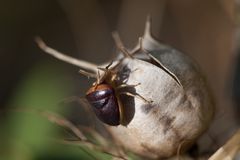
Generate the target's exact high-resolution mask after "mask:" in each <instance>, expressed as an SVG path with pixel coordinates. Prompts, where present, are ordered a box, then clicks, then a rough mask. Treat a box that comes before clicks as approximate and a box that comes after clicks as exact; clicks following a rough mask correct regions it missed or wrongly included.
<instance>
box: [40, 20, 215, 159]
mask: <svg viewBox="0 0 240 160" xmlns="http://www.w3.org/2000/svg"><path fill="white" fill-rule="evenodd" d="M150 29H151V24H150V20H149V19H148V21H147V23H146V28H145V34H144V36H143V37H142V38H140V40H139V43H138V44H137V46H136V47H135V48H134V49H132V50H128V49H126V48H125V47H124V45H123V43H122V42H121V40H120V38H119V36H118V35H117V34H116V33H115V34H114V39H115V41H116V44H117V47H118V49H119V53H120V54H119V56H118V57H117V58H116V59H115V60H114V61H113V63H110V64H109V63H106V64H109V65H107V67H102V66H105V65H101V67H97V65H94V64H93V65H92V64H91V63H89V62H85V61H81V60H76V59H74V58H72V57H68V56H65V55H63V54H61V53H59V52H56V51H55V50H53V49H52V48H50V47H48V46H46V45H45V44H44V43H43V42H42V41H41V40H39V39H38V40H37V42H38V45H39V46H40V47H41V48H42V49H43V50H44V51H45V52H47V53H49V54H51V55H53V56H55V57H57V58H58V59H60V60H64V61H66V62H68V63H71V64H73V65H76V66H78V67H80V68H81V69H86V70H88V71H91V72H88V71H83V70H81V73H83V74H84V75H87V76H89V77H95V78H96V82H95V83H94V84H93V85H92V87H91V89H90V91H88V94H89V93H94V95H93V96H96V95H99V94H100V93H97V94H95V93H96V92H97V91H99V90H103V89H105V90H104V94H103V95H104V96H100V97H97V98H96V101H94V102H93V103H91V102H92V101H93V99H94V98H89V99H88V101H89V102H90V104H92V108H93V111H94V112H95V113H96V115H97V117H98V118H99V119H100V120H101V121H103V122H104V123H107V124H109V125H106V127H107V129H108V130H109V132H110V133H111V134H112V135H113V137H114V140H115V142H116V143H117V144H120V145H121V146H122V147H123V148H125V149H127V150H129V151H132V152H134V153H136V154H138V155H140V156H142V157H147V158H151V159H156V158H167V157H171V156H173V155H176V154H180V153H182V152H184V151H186V150H187V149H188V148H189V147H190V146H191V145H192V144H193V143H195V141H196V140H197V138H198V137H199V136H200V135H202V134H203V133H204V131H205V130H206V129H207V128H208V126H209V124H210V122H211V120H212V117H213V113H214V106H213V103H212V99H211V96H210V94H209V89H208V87H207V85H206V82H205V79H204V77H203V76H202V73H201V72H200V69H199V67H198V66H197V64H196V62H194V61H192V60H191V59H190V58H189V57H187V56H186V55H184V54H183V53H181V52H179V51H177V50H176V49H174V48H172V47H169V46H166V45H163V44H160V43H158V42H157V41H156V40H155V39H154V38H153V37H152V36H151V31H150ZM43 44H44V45H43ZM64 56H65V57H67V58H66V59H65V58H61V57H64ZM86 64H87V66H85V65H86ZM100 85H105V86H101V87H99V86H100ZM106 85H107V86H106ZM99 88H100V89H99ZM109 88H111V89H112V90H111V92H110V91H109V90H108V89H109ZM106 90H107V91H106ZM101 93H102V92H101ZM107 93H108V94H107ZM87 96H88V95H87ZM109 96H114V97H115V99H114V98H112V97H111V98H109ZM109 102H114V103H111V104H109ZM111 105H112V106H111ZM109 106H110V107H109ZM116 107H117V108H116ZM104 109H106V110H107V112H106V111H104V112H103V110H104ZM111 109H117V110H118V111H114V112H112V110H111ZM98 112H99V113H98ZM110 115H111V116H110ZM113 115H115V116H119V117H118V118H116V119H112V118H113V117H114V116H113ZM108 118H109V119H108ZM108 120H109V121H108ZM111 125H114V126H111Z"/></svg>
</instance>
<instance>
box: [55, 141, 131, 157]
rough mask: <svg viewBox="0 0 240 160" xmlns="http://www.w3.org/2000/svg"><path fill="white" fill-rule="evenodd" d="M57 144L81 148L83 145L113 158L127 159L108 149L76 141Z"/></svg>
mask: <svg viewBox="0 0 240 160" xmlns="http://www.w3.org/2000/svg"><path fill="white" fill-rule="evenodd" d="M57 142H58V143H61V144H67V145H75V146H81V145H85V146H86V147H88V148H90V149H92V150H96V151H99V152H102V153H106V154H109V155H111V156H113V157H115V158H120V159H123V160H127V159H128V158H127V157H125V156H122V155H119V154H118V153H115V151H114V150H111V149H110V148H106V147H102V146H97V145H95V144H93V143H85V142H82V141H80V142H78V141H66V140H57Z"/></svg>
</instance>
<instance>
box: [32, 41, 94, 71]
mask: <svg viewBox="0 0 240 160" xmlns="http://www.w3.org/2000/svg"><path fill="white" fill-rule="evenodd" d="M35 41H36V43H37V45H38V46H39V48H41V49H42V50H43V51H44V52H46V53H48V54H50V55H52V56H53V57H55V58H57V59H59V60H62V61H64V62H67V63H69V64H72V65H75V66H78V67H80V68H82V69H86V70H90V71H92V72H93V73H96V71H97V67H98V66H97V65H96V64H93V63H90V62H87V61H83V60H79V59H76V58H73V57H70V56H67V55H66V54H63V53H61V52H59V51H57V50H55V49H53V48H51V47H49V46H47V45H46V44H45V43H44V41H43V40H42V39H41V38H40V37H36V38H35Z"/></svg>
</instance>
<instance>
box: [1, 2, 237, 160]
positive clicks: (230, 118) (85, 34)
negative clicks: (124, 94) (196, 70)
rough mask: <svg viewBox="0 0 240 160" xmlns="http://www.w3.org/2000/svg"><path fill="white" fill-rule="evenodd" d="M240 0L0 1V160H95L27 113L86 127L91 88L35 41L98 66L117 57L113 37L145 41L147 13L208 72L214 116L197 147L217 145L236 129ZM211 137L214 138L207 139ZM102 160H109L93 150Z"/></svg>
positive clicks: (166, 39) (161, 33)
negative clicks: (81, 101)
mask: <svg viewBox="0 0 240 160" xmlns="http://www.w3.org/2000/svg"><path fill="white" fill-rule="evenodd" d="M238 6H239V3H238V2H237V1H233V0H212V1H209V0H195V1H191V0H181V1H177V0H115V1H111V0H81V1H78V0H51V1H47V0H41V1H40V0H34V1H33V0H22V1H16V0H15V1H14V0H8V1H4V0H0V73H1V74H2V76H1V78H0V109H1V110H0V159H3V160H8V159H9V160H12V159H13V160H14V159H16V160H20V159H23V160H32V159H34V160H35V159H37V160H40V159H58V160H59V159H63V160H65V159H94V158H93V157H91V156H90V155H89V154H87V153H86V151H84V150H82V149H79V148H77V147H72V146H68V145H62V144H56V143H54V142H53V141H52V138H61V136H62V130H61V129H60V128H59V127H56V126H55V125H53V124H51V123H49V121H48V120H47V119H46V118H43V117H41V116H39V115H37V114H31V113H26V112H24V111H23V110H24V109H26V108H28V109H29V108H31V109H42V110H51V111H54V112H58V113H61V114H63V115H64V116H66V117H68V119H70V120H71V121H72V122H74V124H76V125H77V124H79V123H83V124H87V121H88V117H87V115H84V114H82V108H81V107H79V105H78V104H76V103H69V104H64V105H62V101H64V100H65V99H66V98H68V97H72V96H79V97H84V94H85V91H86V90H87V89H88V87H89V86H90V85H91V83H92V80H88V79H87V78H85V77H83V76H82V75H80V74H78V68H76V67H74V66H71V65H70V64H66V63H64V62H61V61H59V60H56V59H54V58H53V57H51V56H49V55H47V54H44V53H43V51H41V50H40V49H39V48H38V47H37V45H36V44H35V42H34V37H35V36H41V37H42V38H43V39H44V40H45V41H46V42H47V44H48V45H49V46H51V47H53V48H55V49H57V50H59V51H61V52H64V53H66V54H68V55H70V56H73V57H76V58H79V59H83V60H87V61H90V62H94V63H97V64H101V63H103V62H106V61H109V60H110V59H111V58H112V57H114V56H115V49H114V48H115V47H114V43H113V39H112V38H111V32H112V31H115V30H117V31H118V32H119V33H120V35H121V37H122V40H123V42H124V44H125V45H126V46H127V48H132V47H134V45H135V44H136V43H137V42H138V37H140V36H142V34H143V30H144V23H145V21H146V17H147V15H149V14H150V15H151V16H152V22H153V24H152V29H153V35H154V36H155V37H156V38H157V39H159V40H160V41H161V42H162V43H166V44H168V45H171V46H173V47H175V48H177V49H178V50H180V51H182V52H184V53H185V54H188V55H190V56H191V57H193V58H194V59H195V60H196V62H198V63H199V65H200V67H201V68H202V71H203V72H204V73H205V75H206V78H207V80H208V82H209V86H210V88H211V89H212V93H213V97H214V99H215V103H216V116H215V120H214V122H213V123H212V125H211V127H210V129H209V131H208V133H207V134H206V135H205V136H203V138H202V139H201V141H200V144H201V145H202V146H204V148H205V150H206V151H208V149H209V148H210V147H212V146H213V144H214V147H213V148H215V149H216V148H218V147H219V146H221V145H222V144H223V143H224V142H225V141H226V140H227V139H228V138H229V137H230V136H231V135H232V134H233V133H234V132H235V131H236V129H237V128H238V127H239V126H238V125H239V111H240V85H239V83H240V55H239V31H238V27H239V26H238V25H239V16H238V11H239V9H238V8H239V7H238ZM209 137H213V138H209ZM94 154H95V155H97V157H98V158H99V159H101V158H102V159H107V158H108V159H109V158H110V157H108V156H106V155H103V154H99V153H94Z"/></svg>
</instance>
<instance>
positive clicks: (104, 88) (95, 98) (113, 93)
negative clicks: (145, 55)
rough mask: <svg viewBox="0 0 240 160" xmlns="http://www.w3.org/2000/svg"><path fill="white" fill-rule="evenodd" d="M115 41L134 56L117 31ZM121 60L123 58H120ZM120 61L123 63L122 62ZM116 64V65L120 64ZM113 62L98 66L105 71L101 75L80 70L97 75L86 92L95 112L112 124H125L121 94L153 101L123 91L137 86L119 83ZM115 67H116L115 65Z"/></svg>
mask: <svg viewBox="0 0 240 160" xmlns="http://www.w3.org/2000/svg"><path fill="white" fill-rule="evenodd" d="M113 37H114V39H115V42H116V44H117V46H118V48H119V49H120V51H121V52H122V53H124V56H126V57H129V58H133V56H132V55H131V54H130V53H128V51H127V50H126V49H125V47H124V46H123V45H122V42H121V40H120V38H119V36H118V34H117V33H114V34H113ZM120 61H121V60H120ZM120 61H119V62H118V64H119V63H121V62H120ZM118 64H116V66H117V65H118ZM111 65H112V62H111V63H110V64H109V65H107V66H106V67H105V68H100V67H98V69H99V70H101V71H103V72H104V73H103V75H102V76H100V74H99V72H97V73H98V74H97V76H92V74H91V73H88V72H86V71H83V70H81V71H80V72H81V73H83V74H85V75H87V76H91V77H95V78H96V79H97V81H96V82H95V83H94V84H93V86H92V87H90V89H89V90H88V91H87V92H86V96H85V97H86V99H87V101H88V102H89V104H90V105H91V106H92V108H93V111H94V113H95V114H96V116H97V117H98V119H100V120H101V121H102V122H104V123H106V124H108V125H111V126H117V125H120V124H122V125H124V124H125V122H124V121H125V117H124V106H123V104H122V102H121V100H120V98H119V96H120V94H125V95H127V96H131V97H137V98H140V99H142V100H143V101H144V102H146V103H151V101H149V100H146V99H145V98H144V97H142V96H141V95H138V94H133V93H130V92H126V91H124V92H121V91H119V89H122V88H127V87H137V86H138V85H140V84H139V83H138V84H136V85H126V84H120V85H119V84H117V83H116V81H117V80H118V75H117V73H116V72H114V71H113V69H110V66H111ZM113 68H114V67H113Z"/></svg>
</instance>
